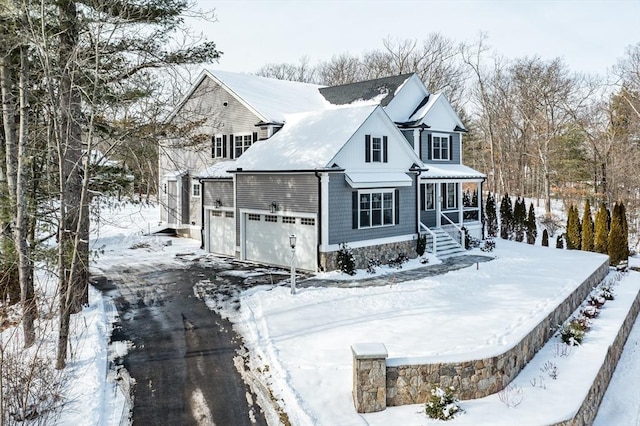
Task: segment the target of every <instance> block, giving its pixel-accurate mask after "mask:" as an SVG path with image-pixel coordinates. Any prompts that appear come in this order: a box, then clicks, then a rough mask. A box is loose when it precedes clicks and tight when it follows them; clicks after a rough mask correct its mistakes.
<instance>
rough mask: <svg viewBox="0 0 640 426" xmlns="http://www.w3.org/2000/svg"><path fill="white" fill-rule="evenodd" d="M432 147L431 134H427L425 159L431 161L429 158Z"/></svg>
mask: <svg viewBox="0 0 640 426" xmlns="http://www.w3.org/2000/svg"><path fill="white" fill-rule="evenodd" d="M432 151H433V149H432V145H431V133H429V134H428V135H427V159H428V160H431V159H432V158H431V156H432Z"/></svg>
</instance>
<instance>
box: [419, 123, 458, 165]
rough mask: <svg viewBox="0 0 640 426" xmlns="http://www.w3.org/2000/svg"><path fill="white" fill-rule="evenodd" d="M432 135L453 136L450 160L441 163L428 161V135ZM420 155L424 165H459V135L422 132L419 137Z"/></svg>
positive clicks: (439, 161) (440, 161)
mask: <svg viewBox="0 0 640 426" xmlns="http://www.w3.org/2000/svg"><path fill="white" fill-rule="evenodd" d="M432 133H438V134H445V135H453V152H452V156H451V160H448V161H442V160H431V159H429V157H430V154H429V142H428V141H429V135H430V134H432ZM420 155H421V159H422V161H423V162H424V163H425V164H461V162H460V133H455V132H438V131H435V132H431V131H424V132H422V135H421V137H420Z"/></svg>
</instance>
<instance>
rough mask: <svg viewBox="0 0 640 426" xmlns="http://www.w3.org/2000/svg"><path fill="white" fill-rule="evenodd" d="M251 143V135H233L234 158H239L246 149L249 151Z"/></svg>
mask: <svg viewBox="0 0 640 426" xmlns="http://www.w3.org/2000/svg"><path fill="white" fill-rule="evenodd" d="M252 142H253V139H252V135H251V134H246V135H234V136H233V150H234V151H233V152H234V154H235V155H234V158H238V157H240V156H241V155H242V154H243V153H244V152H245V151H246V150H247V149H249V147H250V146H251V143H252Z"/></svg>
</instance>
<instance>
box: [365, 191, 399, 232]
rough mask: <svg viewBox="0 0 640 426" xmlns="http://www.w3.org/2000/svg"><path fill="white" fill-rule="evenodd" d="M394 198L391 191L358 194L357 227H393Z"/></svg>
mask: <svg viewBox="0 0 640 426" xmlns="http://www.w3.org/2000/svg"><path fill="white" fill-rule="evenodd" d="M394 196H395V195H394V191H393V190H382V191H381V190H374V191H360V192H358V200H359V203H358V219H359V223H358V227H359V228H375V227H379V226H391V225H394V221H393V219H394V217H395V203H394Z"/></svg>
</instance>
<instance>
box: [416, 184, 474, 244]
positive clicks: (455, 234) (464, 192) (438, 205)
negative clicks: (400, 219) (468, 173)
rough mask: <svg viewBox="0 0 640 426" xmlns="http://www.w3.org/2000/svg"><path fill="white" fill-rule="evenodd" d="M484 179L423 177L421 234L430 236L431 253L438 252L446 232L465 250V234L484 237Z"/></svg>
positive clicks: (420, 208)
mask: <svg viewBox="0 0 640 426" xmlns="http://www.w3.org/2000/svg"><path fill="white" fill-rule="evenodd" d="M482 182H483V179H480V178H476V179H454V178H451V179H430V178H421V179H420V185H419V191H418V192H419V194H418V200H419V203H418V205H419V212H418V215H419V216H418V217H419V227H420V230H419V232H420V233H421V234H426V235H427V239H428V242H429V244H428V251H430V252H431V251H433V252H436V253H437V252H438V250H437V249H436V248H435V247H431V249H429V247H430V246H435V243H434V241H436V240H437V238H436V237H437V235H438V234H440V235H442V232H445V233H446V234H448V235H449V236H450V238H451V239H453V240H454V241H455V242H456V243H457V244H458V245H459V246H461V247H464V241H465V235H468V236H470V237H473V238H478V239H481V238H482Z"/></svg>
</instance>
